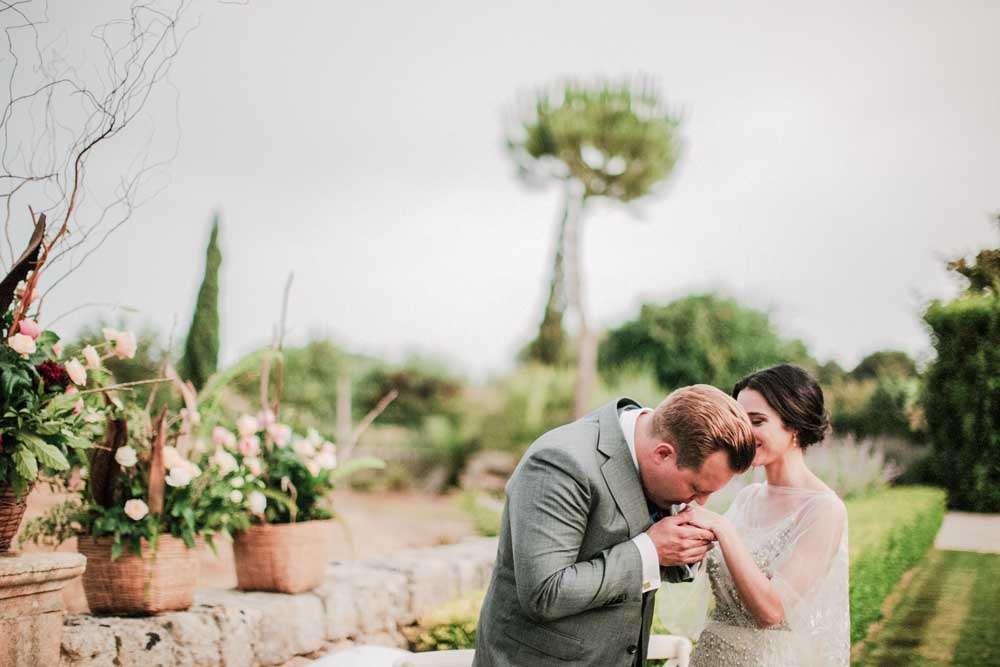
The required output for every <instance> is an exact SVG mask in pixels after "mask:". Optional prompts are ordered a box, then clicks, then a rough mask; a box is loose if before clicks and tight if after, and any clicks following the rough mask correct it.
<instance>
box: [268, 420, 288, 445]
mask: <svg viewBox="0 0 1000 667" xmlns="http://www.w3.org/2000/svg"><path fill="white" fill-rule="evenodd" d="M267 434H268V435H269V436H271V440H273V441H274V444H276V445H277V446H278V447H284V446H285V445H287V444H288V441H289V440H291V439H292V429H291V427H290V426H287V425H285V424H271V425H270V426H268V427H267Z"/></svg>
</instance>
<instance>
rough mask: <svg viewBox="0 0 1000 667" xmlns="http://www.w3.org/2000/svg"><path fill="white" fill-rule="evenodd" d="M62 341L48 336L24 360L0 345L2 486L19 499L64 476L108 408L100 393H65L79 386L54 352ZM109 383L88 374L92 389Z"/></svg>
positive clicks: (99, 374)
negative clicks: (39, 483) (38, 483)
mask: <svg viewBox="0 0 1000 667" xmlns="http://www.w3.org/2000/svg"><path fill="white" fill-rule="evenodd" d="M2 319H3V321H2V326H3V328H4V329H7V328H9V327H10V323H11V319H12V313H11V312H7V313H6V314H5V315H4V317H3V318H2ZM58 341H59V337H58V336H56V334H54V333H52V332H51V331H44V332H42V334H41V335H39V336H38V338H37V340H36V341H35V351H34V352H32V353H31V354H28V355H26V356H22V355H20V354H18V353H17V352H15V351H14V350H13V349H12V348H11V347H10V346H9V345H8V344H2V345H0V486H10V487H11V488H13V489H14V491H15V493H17V494H18V495H23V494H24V493H26V492H27V491H28V490H29V489H30V487H31V485H32V484H34V483H35V482H36V481H38V480H39V479H41V478H53V477H55V478H63V477H65V476H66V475H67V474H68V472H69V470H70V464H71V461H75V460H78V459H79V458H80V456H81V454H79V451H80V450H84V449H87V448H89V447H90V446H91V443H92V440H93V439H95V438H96V437H97V434H98V433H99V429H100V427H99V426H98V423H99V422H101V421H102V420H103V410H104V404H103V402H102V401H101V399H100V398H99V396H98V395H97V394H87V395H85V396H83V395H73V396H70V395H68V394H67V393H66V391H67V389H68V388H69V387H70V386H72V387H73V390H76V386H75V385H74V384H73V383H72V381H71V380H70V378H69V376H68V374H67V371H66V367H65V365H64V364H63V362H61V361H60V360H59V359H57V356H56V354H55V352H54V351H53V346H54V345H56V343H57V342H58ZM107 379H108V377H107V374H106V373H103V372H101V371H90V372H89V373H88V382H89V385H90V387H91V388H94V387H101V386H106V384H107V383H106V381H107ZM81 388H83V387H81ZM78 401H79V403H78Z"/></svg>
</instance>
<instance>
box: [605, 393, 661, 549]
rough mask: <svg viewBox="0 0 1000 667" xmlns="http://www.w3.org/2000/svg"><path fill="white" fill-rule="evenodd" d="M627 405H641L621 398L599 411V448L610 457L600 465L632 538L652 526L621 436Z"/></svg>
mask: <svg viewBox="0 0 1000 667" xmlns="http://www.w3.org/2000/svg"><path fill="white" fill-rule="evenodd" d="M626 405H638V404H637V403H636V402H635V401H633V400H631V399H628V398H620V399H618V400H617V401H613V402H612V403H609V404H607V405H605V406H604V407H603V408H601V409H600V411H599V412H598V420H599V422H600V435H599V436H598V443H597V449H598V451H600V452H601V453H602V454H604V455H605V456H606V457H608V458H607V460H606V461H605V462H604V463H603V464H602V465H601V474H602V475H604V481H605V482H606V483H607V485H608V488H609V489H610V490H611V495H612V496H613V497H614V499H615V504H616V505H617V506H618V510H619V511H620V512H621V513H622V515H623V516H624V517H625V522H626V523H627V524H628V534H629V537H634V536H635V535H638V534H639V533H641V532H642V531H644V530H646V528H648V527H649V523H650V522H649V508H648V507H647V505H646V495H645V494H644V493H643V491H642V483H641V481H640V480H639V471H638V470H636V469H635V464H634V463H633V462H632V454H631V453H630V452H629V450H628V443H627V442H625V437H624V435H622V428H621V422H620V421H619V418H618V410H619V409H620V408H621V407H624V406H626Z"/></svg>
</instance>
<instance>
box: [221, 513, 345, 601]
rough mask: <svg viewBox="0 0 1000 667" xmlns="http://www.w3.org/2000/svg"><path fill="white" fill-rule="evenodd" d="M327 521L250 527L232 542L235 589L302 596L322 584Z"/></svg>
mask: <svg viewBox="0 0 1000 667" xmlns="http://www.w3.org/2000/svg"><path fill="white" fill-rule="evenodd" d="M331 523H332V522H330V521H303V522H301V523H282V524H263V525H259V526H250V528H249V529H247V530H245V531H243V532H241V533H239V534H237V535H236V538H235V539H234V540H233V556H234V557H235V560H236V581H237V584H236V587H237V588H239V589H240V590H244V591H272V592H276V593H301V592H303V591H308V590H310V589H313V588H316V587H317V586H319V585H320V584H321V583H323V574H324V571H325V570H326V562H327V556H328V553H329V537H330V530H331Z"/></svg>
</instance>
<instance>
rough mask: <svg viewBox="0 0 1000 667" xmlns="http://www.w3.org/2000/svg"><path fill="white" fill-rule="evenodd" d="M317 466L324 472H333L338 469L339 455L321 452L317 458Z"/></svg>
mask: <svg viewBox="0 0 1000 667" xmlns="http://www.w3.org/2000/svg"><path fill="white" fill-rule="evenodd" d="M315 461H316V465H318V466H319V467H320V468H322V469H323V470H333V469H334V468H336V467H337V455H336V454H334V453H333V452H329V451H321V452H320V453H319V454H318V455H317V456H316V459H315Z"/></svg>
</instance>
